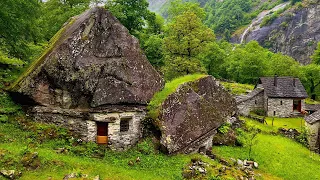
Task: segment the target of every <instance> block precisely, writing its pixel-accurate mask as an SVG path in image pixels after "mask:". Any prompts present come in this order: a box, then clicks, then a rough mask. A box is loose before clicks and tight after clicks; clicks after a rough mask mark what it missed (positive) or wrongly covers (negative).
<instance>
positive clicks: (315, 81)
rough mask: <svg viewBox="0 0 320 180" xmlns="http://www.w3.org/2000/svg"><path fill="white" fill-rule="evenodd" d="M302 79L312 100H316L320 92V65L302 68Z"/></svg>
mask: <svg viewBox="0 0 320 180" xmlns="http://www.w3.org/2000/svg"><path fill="white" fill-rule="evenodd" d="M301 72H302V73H301V75H300V79H301V80H302V82H303V85H304V86H305V87H306V89H307V91H308V93H309V95H310V96H311V99H313V100H316V97H317V96H319V92H320V65H317V64H309V65H307V66H302V67H301Z"/></svg>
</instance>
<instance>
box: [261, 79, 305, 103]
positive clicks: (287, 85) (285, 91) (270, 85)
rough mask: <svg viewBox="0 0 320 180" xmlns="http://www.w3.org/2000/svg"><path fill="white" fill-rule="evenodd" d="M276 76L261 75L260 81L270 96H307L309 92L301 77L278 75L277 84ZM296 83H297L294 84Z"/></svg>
mask: <svg viewBox="0 0 320 180" xmlns="http://www.w3.org/2000/svg"><path fill="white" fill-rule="evenodd" d="M274 82H275V77H261V78H260V80H259V83H261V84H262V87H263V88H264V90H265V92H266V94H267V96H268V97H278V98H307V97H308V94H307V92H306V90H305V88H304V86H303V85H302V83H301V81H300V80H299V78H293V77H277V80H276V82H277V83H276V84H277V85H276V86H275V85H274ZM294 84H295V85H294Z"/></svg>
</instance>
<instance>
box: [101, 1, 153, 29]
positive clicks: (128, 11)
mask: <svg viewBox="0 0 320 180" xmlns="http://www.w3.org/2000/svg"><path fill="white" fill-rule="evenodd" d="M148 6H149V3H148V2H147V1H146V0H135V1H133V0H130V1H128V0H110V1H108V2H107V4H106V7H107V9H108V10H110V11H111V13H112V14H113V15H114V16H116V17H117V18H118V19H119V21H120V22H121V23H122V24H123V25H124V26H125V27H126V28H127V29H128V30H129V32H130V33H131V34H133V35H137V34H138V33H139V32H140V31H141V30H142V29H143V27H144V26H145V25H146V21H147V20H150V19H152V18H155V14H154V13H152V12H150V11H149V10H148Z"/></svg>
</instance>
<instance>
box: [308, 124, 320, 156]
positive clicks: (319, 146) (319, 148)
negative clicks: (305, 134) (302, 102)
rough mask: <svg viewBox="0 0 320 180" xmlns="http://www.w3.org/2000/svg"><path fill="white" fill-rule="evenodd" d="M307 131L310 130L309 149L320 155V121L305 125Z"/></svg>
mask: <svg viewBox="0 0 320 180" xmlns="http://www.w3.org/2000/svg"><path fill="white" fill-rule="evenodd" d="M305 125H306V127H307V129H308V130H309V148H310V150H311V151H314V152H317V153H320V137H319V132H320V121H318V122H316V123H314V124H309V123H307V122H306V123H305Z"/></svg>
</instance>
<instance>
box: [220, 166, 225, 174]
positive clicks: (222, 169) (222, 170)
mask: <svg viewBox="0 0 320 180" xmlns="http://www.w3.org/2000/svg"><path fill="white" fill-rule="evenodd" d="M226 170H227V168H226V167H225V166H222V167H221V168H220V169H219V172H220V173H225V172H226Z"/></svg>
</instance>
